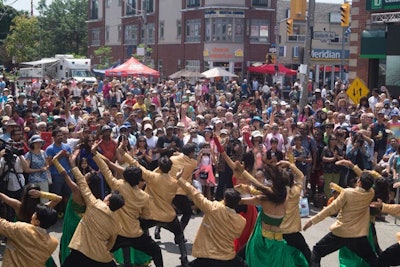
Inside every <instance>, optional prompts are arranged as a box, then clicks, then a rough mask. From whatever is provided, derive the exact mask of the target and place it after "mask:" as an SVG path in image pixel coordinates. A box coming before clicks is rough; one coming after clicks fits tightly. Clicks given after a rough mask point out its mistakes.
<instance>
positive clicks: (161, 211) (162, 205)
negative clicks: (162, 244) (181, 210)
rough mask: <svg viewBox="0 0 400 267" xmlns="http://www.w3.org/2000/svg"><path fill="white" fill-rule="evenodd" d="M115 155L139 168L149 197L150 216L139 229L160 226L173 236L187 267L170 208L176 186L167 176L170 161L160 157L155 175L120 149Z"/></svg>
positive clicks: (180, 235)
mask: <svg viewBox="0 0 400 267" xmlns="http://www.w3.org/2000/svg"><path fill="white" fill-rule="evenodd" d="M117 153H121V154H123V155H124V159H125V161H126V162H128V163H129V165H131V166H132V165H133V166H136V167H139V168H140V169H141V170H142V177H143V180H145V181H146V184H147V186H146V190H145V191H146V192H147V193H148V194H149V195H150V210H151V214H148V215H146V216H144V217H143V219H142V220H141V227H142V228H143V230H144V231H146V230H147V229H149V228H151V227H153V226H155V225H160V226H161V227H163V228H165V229H167V230H169V231H170V232H172V233H173V234H174V235H175V243H176V244H178V246H179V250H180V253H181V258H180V259H181V264H182V266H183V267H188V266H189V265H188V264H189V261H188V259H187V251H186V245H185V237H184V235H183V231H182V228H181V225H180V223H179V221H178V218H177V216H176V212H175V210H174V207H173V206H172V200H173V198H174V197H175V195H176V191H177V189H178V185H177V182H176V179H175V178H173V177H171V176H170V175H169V174H168V173H169V172H170V171H171V167H172V162H171V160H170V159H169V158H168V157H166V156H164V157H161V158H160V159H159V162H158V167H159V168H160V171H161V173H157V172H152V171H149V170H147V169H146V168H144V167H143V166H142V165H140V163H139V162H138V161H137V160H135V159H133V158H132V157H131V156H130V155H129V154H128V153H126V152H124V151H123V150H122V149H121V148H118V149H117Z"/></svg>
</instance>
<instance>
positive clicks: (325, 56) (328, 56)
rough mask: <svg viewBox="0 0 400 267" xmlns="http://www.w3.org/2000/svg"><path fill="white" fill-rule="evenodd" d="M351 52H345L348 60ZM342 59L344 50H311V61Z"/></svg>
mask: <svg viewBox="0 0 400 267" xmlns="http://www.w3.org/2000/svg"><path fill="white" fill-rule="evenodd" d="M349 55H350V51H349V50H344V58H345V59H348V58H349ZM341 58H342V50H340V49H313V50H311V59H313V60H340V59H341Z"/></svg>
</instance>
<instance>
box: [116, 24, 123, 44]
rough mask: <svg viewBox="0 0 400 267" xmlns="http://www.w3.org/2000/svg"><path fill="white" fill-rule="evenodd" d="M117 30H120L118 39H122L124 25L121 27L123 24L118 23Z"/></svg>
mask: <svg viewBox="0 0 400 267" xmlns="http://www.w3.org/2000/svg"><path fill="white" fill-rule="evenodd" d="M117 31H118V41H121V35H122V27H121V25H118V27H117Z"/></svg>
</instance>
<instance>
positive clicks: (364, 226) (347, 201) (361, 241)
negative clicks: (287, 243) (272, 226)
mask: <svg viewBox="0 0 400 267" xmlns="http://www.w3.org/2000/svg"><path fill="white" fill-rule="evenodd" d="M373 184H374V178H373V176H372V175H371V174H370V173H369V172H362V174H361V176H360V178H359V179H358V181H357V186H356V188H346V189H344V190H343V191H342V193H341V194H340V195H339V197H338V198H337V199H335V200H334V201H333V202H332V204H331V205H329V206H328V207H326V208H324V209H323V210H322V211H320V212H319V213H318V214H317V215H315V216H314V217H312V218H311V219H310V220H309V221H308V222H307V223H306V224H305V225H304V227H303V230H304V231H305V230H307V229H308V228H310V227H311V226H312V225H313V224H316V223H318V222H320V221H322V220H323V219H325V218H326V217H328V216H330V215H333V214H337V213H338V216H337V219H336V222H335V223H334V224H333V225H332V226H331V227H330V229H331V232H330V233H329V234H327V235H326V236H325V237H323V238H322V239H321V240H320V241H319V242H317V244H316V245H315V246H314V248H313V251H312V255H311V266H320V261H321V258H322V257H324V256H326V255H328V254H330V253H332V252H334V251H336V250H338V249H339V248H341V247H343V246H347V247H348V248H349V249H350V250H352V251H353V252H355V253H356V254H358V255H359V256H360V257H361V258H363V259H364V260H365V261H366V262H367V263H369V264H370V266H371V267H375V266H378V265H377V257H376V254H375V253H374V251H373V250H372V248H371V246H370V244H369V243H368V239H367V235H368V229H369V214H370V213H369V205H370V203H371V200H372V199H373V197H374V190H373V189H372V188H371V187H372V185H373Z"/></svg>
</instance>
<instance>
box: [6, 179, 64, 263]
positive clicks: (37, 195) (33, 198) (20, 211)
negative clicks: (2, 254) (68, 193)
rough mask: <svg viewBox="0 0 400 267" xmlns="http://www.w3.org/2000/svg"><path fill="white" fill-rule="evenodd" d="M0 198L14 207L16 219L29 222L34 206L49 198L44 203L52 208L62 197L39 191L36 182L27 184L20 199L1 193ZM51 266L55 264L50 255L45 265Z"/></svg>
mask: <svg viewBox="0 0 400 267" xmlns="http://www.w3.org/2000/svg"><path fill="white" fill-rule="evenodd" d="M0 199H1V201H3V202H4V203H6V204H7V205H8V206H10V207H11V208H12V209H14V212H15V214H16V219H17V221H20V222H26V223H30V222H31V220H32V215H33V214H34V213H35V209H36V206H37V205H39V204H40V203H41V201H42V200H46V199H48V200H50V201H49V202H47V203H46V205H48V206H49V207H51V208H54V207H55V206H57V204H58V203H60V202H61V200H62V197H61V196H59V195H56V194H53V193H48V192H44V191H41V189H40V186H39V185H38V184H27V185H26V186H25V187H24V190H23V192H22V196H21V201H19V200H17V199H14V198H10V197H8V196H7V195H6V194H3V193H0ZM41 199H42V200H41ZM53 266H55V263H54V260H53V258H52V257H50V258H49V259H48V261H47V262H46V267H53Z"/></svg>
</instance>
